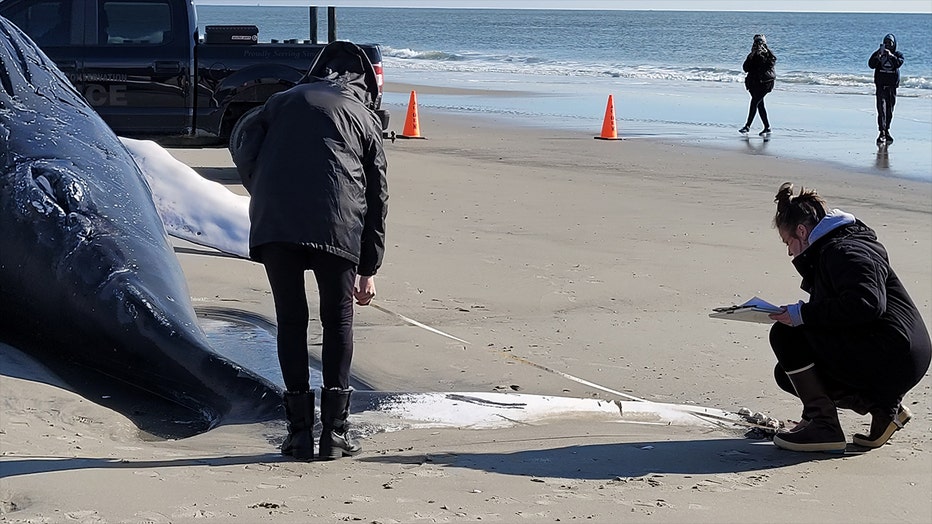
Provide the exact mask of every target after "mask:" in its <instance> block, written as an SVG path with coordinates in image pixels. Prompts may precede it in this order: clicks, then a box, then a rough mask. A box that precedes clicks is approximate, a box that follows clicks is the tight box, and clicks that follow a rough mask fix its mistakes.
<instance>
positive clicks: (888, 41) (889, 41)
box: [883, 33, 896, 51]
mask: <svg viewBox="0 0 932 524" xmlns="http://www.w3.org/2000/svg"><path fill="white" fill-rule="evenodd" d="M883 45H885V46H886V47H887V48H888V49H890V51H896V37H895V36H893V33H888V34H887V36H885V37H883Z"/></svg>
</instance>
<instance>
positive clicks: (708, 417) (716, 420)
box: [368, 302, 777, 432]
mask: <svg viewBox="0 0 932 524" xmlns="http://www.w3.org/2000/svg"><path fill="white" fill-rule="evenodd" d="M368 305H369V306H371V307H373V308H375V309H377V310H379V311H381V312H382V313H385V314H388V315H391V316H393V317H396V318H399V319H401V320H403V321H404V322H406V323H408V324H410V325H412V326H415V327H419V328H421V329H424V330H427V331H430V332H431V333H435V334H437V335H440V336H442V337H446V338H448V339H450V340H455V341H457V342H460V343H462V344H466V345H470V343H469V341H467V340H463V339H461V338H459V337H455V336H453V335H451V334H449V333H444V332H443V331H440V330H439V329H437V328H433V327H430V326H428V325H427V324H424V323H422V322H418V321H417V320H414V319H412V318H409V317H406V316H404V315H402V314H401V313H397V312H395V311H392V310H391V309H389V308H387V307H384V306H380V305H379V304H376V303H375V302H369V304H368ZM498 352H499V353H500V354H502V355H503V356H505V357H508V358H510V359H512V360H516V361H518V362H520V363H522V364H526V365H528V366H531V367H534V368H537V369H540V370H542V371H546V372H548V373H552V374H554V375H558V376H560V377H563V378H565V379H567V380H572V381H573V382H577V383H579V384H582V385H584V386H589V387H591V388H595V389H599V390H601V391H604V392H606V393H611V394H612V395H618V396H619V397H622V398H626V399H628V400H634V401H637V402H645V403H648V404H656V403H655V402H651V401H650V400H646V399H643V398H639V397H635V396H634V395H629V394H627V393H622V392H621V391H617V390H614V389H612V388H607V387H605V386H602V385H600V384H596V383H595V382H590V381H588V380H585V379H582V378H579V377H576V376H573V375H570V374H569V373H564V372H562V371H559V370H556V369H553V368H550V367H547V366H544V365H543V364H538V363H536V362H532V361H530V360H528V359H526V358H523V357H519V356H518V355H513V354H511V353H509V352H508V351H505V350H498ZM680 411H682V412H684V413H689V414H690V415H694V416H695V417H696V418H698V419H700V420H703V421H705V422H711V423H713V424H718V425H724V424H725V423H729V424H735V425H739V426H745V427H751V428H757V429H762V430H765V431H768V432H776V431H777V429H776V428H773V427H770V426H767V425H763V424H758V423H755V422H752V421H750V420H747V418H745V417H743V418H742V419H740V420H735V419H732V418H727V417H722V416H719V415H713V414H711V413H698V412H695V411H691V410H680ZM739 416H740V415H739Z"/></svg>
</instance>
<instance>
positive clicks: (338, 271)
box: [312, 251, 356, 389]
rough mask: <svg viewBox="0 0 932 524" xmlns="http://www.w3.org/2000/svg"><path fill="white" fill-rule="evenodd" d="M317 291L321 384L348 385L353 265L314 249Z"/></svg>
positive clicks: (350, 355) (342, 386)
mask: <svg viewBox="0 0 932 524" xmlns="http://www.w3.org/2000/svg"><path fill="white" fill-rule="evenodd" d="M312 259H313V263H312V265H313V269H314V277H315V279H316V280H317V290H318V293H319V294H320V323H321V326H322V327H323V348H322V350H321V364H322V367H323V369H322V370H321V371H322V375H323V380H324V383H323V386H324V387H325V388H338V389H347V388H349V381H350V366H351V365H352V361H353V313H354V312H353V284H354V283H355V281H356V266H355V265H354V264H353V263H352V262H350V261H349V260H346V259H344V258H342V257H338V256H336V255H331V254H329V253H326V252H323V251H318V252H315V253H314V255H313V256H312Z"/></svg>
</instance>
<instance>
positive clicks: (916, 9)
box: [194, 0, 932, 14]
mask: <svg viewBox="0 0 932 524" xmlns="http://www.w3.org/2000/svg"><path fill="white" fill-rule="evenodd" d="M194 3H195V4H197V5H270V6H271V5H290V6H307V5H317V6H319V7H326V6H335V7H450V8H457V7H458V8H481V9H491V8H508V9H522V8H526V9H637V10H655V11H796V12H851V13H858V12H867V13H876V12H885V13H930V14H932V0H771V1H769V2H750V1H748V0H321V1H315V0H194Z"/></svg>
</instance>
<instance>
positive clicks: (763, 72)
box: [738, 35, 777, 136]
mask: <svg viewBox="0 0 932 524" xmlns="http://www.w3.org/2000/svg"><path fill="white" fill-rule="evenodd" d="M776 63H777V57H776V56H774V54H773V53H771V52H770V48H769V47H767V39H766V38H765V37H764V35H754V43H753V44H751V52H750V53H748V56H747V58H745V59H744V65H743V66H742V68H743V69H744V72H745V73H747V76H745V77H744V87H745V88H746V89H747V90H748V92H750V93H751V107H750V109H749V110H748V121H747V123H746V124H744V127H742V128H741V129H739V130H738V132H739V133H741V134H742V135H743V134H746V133H747V132H748V131H750V130H751V124H753V123H754V116H755V115H756V114H757V113H758V112H760V119H761V122H762V123H763V124H764V130H763V131H761V132H760V136H765V135H769V134H770V120H768V119H767V108H765V107H764V97H765V96H767V93H769V92H771V91H773V84H774V81H776V79H777V73H776V72H775V71H774V69H773V66H774V64H776Z"/></svg>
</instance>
